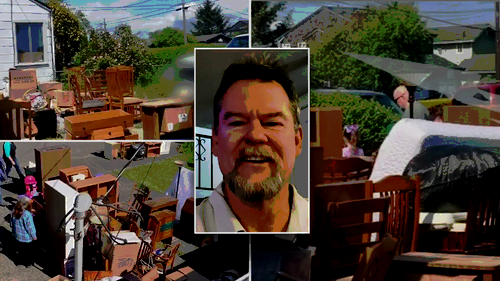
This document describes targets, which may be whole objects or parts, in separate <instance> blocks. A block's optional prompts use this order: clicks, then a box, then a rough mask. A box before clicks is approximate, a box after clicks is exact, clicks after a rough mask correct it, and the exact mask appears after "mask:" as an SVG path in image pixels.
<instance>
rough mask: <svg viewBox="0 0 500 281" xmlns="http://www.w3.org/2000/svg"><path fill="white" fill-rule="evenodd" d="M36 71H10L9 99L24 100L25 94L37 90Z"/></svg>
mask: <svg viewBox="0 0 500 281" xmlns="http://www.w3.org/2000/svg"><path fill="white" fill-rule="evenodd" d="M36 87H37V79H36V69H32V68H30V69H15V68H11V69H10V70H9V99H11V100H14V99H19V98H22V97H23V95H24V93H26V91H27V90H30V89H36Z"/></svg>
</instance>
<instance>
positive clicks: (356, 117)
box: [311, 91, 401, 155]
mask: <svg viewBox="0 0 500 281" xmlns="http://www.w3.org/2000/svg"><path fill="white" fill-rule="evenodd" d="M334 106H339V107H342V115H343V122H342V123H343V124H344V125H349V124H358V125H359V127H360V131H359V133H360V137H361V140H360V142H359V144H358V146H359V147H361V148H363V150H365V154H367V155H368V154H371V153H372V152H373V151H376V150H378V148H379V147H380V145H381V144H382V142H383V141H384V139H385V138H386V137H387V134H388V133H389V131H388V128H389V126H391V125H393V124H395V123H396V122H397V121H399V120H400V119H401V117H400V116H398V115H397V114H395V113H394V112H393V111H392V110H391V109H389V108H387V107H385V106H383V105H381V104H380V103H378V102H376V101H374V100H364V99H362V98H361V97H359V96H356V95H349V94H343V93H332V94H328V95H325V94H318V93H316V92H315V91H311V107H334Z"/></svg>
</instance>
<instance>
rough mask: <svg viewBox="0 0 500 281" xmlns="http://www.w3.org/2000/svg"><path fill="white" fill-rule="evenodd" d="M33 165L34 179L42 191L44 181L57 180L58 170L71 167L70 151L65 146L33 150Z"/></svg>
mask: <svg viewBox="0 0 500 281" xmlns="http://www.w3.org/2000/svg"><path fill="white" fill-rule="evenodd" d="M35 163H36V173H35V178H36V179H37V181H38V183H39V186H42V189H44V188H45V181H47V180H50V179H55V178H57V177H58V176H59V170H60V169H65V168H70V167H71V149H70V148H69V146H67V145H57V146H49V147H44V148H35ZM42 191H43V190H42Z"/></svg>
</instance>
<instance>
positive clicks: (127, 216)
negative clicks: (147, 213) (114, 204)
mask: <svg viewBox="0 0 500 281" xmlns="http://www.w3.org/2000/svg"><path fill="white" fill-rule="evenodd" d="M150 195H151V190H150V189H149V188H147V187H144V188H142V189H141V188H138V187H137V184H135V185H134V188H133V190H132V197H131V198H130V201H129V203H128V205H129V206H131V207H132V208H134V209H136V210H138V211H140V208H141V204H142V202H144V201H146V200H148V199H149V196H150ZM132 208H129V210H133V209H132ZM116 219H117V220H119V221H121V222H122V223H123V224H128V223H130V222H132V221H134V222H136V223H137V220H138V219H139V216H138V215H137V214H131V213H128V212H118V213H117V215H116ZM144 219H147V218H144Z"/></svg>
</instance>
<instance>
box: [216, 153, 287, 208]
mask: <svg viewBox="0 0 500 281" xmlns="http://www.w3.org/2000/svg"><path fill="white" fill-rule="evenodd" d="M245 155H246V156H260V157H268V158H271V159H272V161H273V162H274V164H276V170H274V169H272V168H271V175H270V176H269V177H267V178H265V179H263V180H260V181H253V182H252V181H251V180H249V179H246V178H244V177H243V176H241V175H240V174H239V172H238V169H239V168H240V166H241V165H242V164H243V163H242V162H241V161H240V160H237V161H236V162H235V165H234V168H233V170H232V171H231V172H230V173H229V174H227V175H225V176H224V183H225V184H226V185H227V187H228V188H229V190H231V192H232V193H233V194H234V195H236V197H238V198H239V199H240V200H243V201H246V202H262V201H264V200H269V199H271V198H273V197H275V196H276V195H277V194H278V193H279V192H280V191H281V189H282V188H283V187H284V186H283V184H284V183H285V180H286V179H285V177H284V170H283V164H282V163H283V162H282V160H281V159H280V157H279V156H278V155H276V153H274V152H273V151H272V150H271V149H269V148H264V147H259V148H250V149H247V150H245V151H241V152H240V156H239V157H238V159H240V158H241V157H243V156H245Z"/></svg>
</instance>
